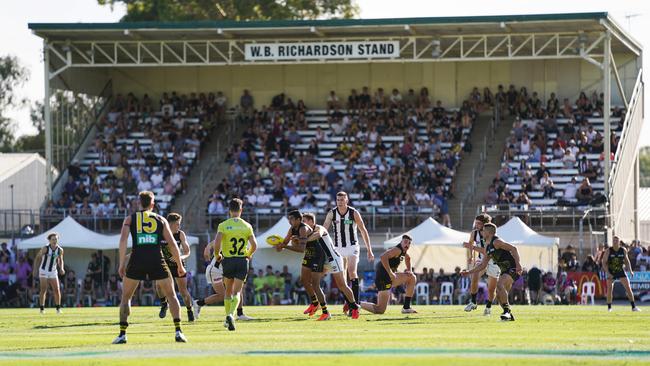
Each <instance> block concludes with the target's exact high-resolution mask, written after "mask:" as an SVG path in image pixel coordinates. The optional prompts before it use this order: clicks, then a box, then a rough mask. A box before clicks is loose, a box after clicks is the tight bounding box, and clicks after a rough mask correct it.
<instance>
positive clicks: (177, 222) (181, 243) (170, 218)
mask: <svg viewBox="0 0 650 366" xmlns="http://www.w3.org/2000/svg"><path fill="white" fill-rule="evenodd" d="M182 220H183V217H182V216H181V215H180V214H177V213H175V212H172V213H170V214H169V215H167V222H169V228H170V229H171V231H172V234H173V235H174V243H173V244H170V243H167V241H163V242H162V252H163V255H164V257H165V262H167V266H168V267H169V272H170V274H171V275H172V277H173V278H174V280H175V282H176V285H177V286H178V292H180V294H181V297H182V298H183V303H185V308H186V309H187V321H189V322H193V321H194V311H193V310H192V305H193V302H192V295H190V292H189V291H188V290H187V274H184V275H183V276H179V275H178V265H177V264H176V262H174V258H173V257H172V253H171V251H170V250H169V246H170V245H177V246H178V250H179V251H180V252H181V261H182V262H183V267H185V266H186V264H185V260H186V259H187V258H189V256H190V245H189V244H187V236H186V235H185V232H184V231H183V230H181V222H182ZM156 294H158V298H159V299H160V313H159V314H158V316H160V318H164V317H165V315H167V306H168V305H167V299H166V298H165V296H163V295H162V290H161V288H160V286H159V283H158V282H156Z"/></svg>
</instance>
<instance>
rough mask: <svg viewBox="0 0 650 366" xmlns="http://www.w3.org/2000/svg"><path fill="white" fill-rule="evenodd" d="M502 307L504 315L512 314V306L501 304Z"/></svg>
mask: <svg viewBox="0 0 650 366" xmlns="http://www.w3.org/2000/svg"><path fill="white" fill-rule="evenodd" d="M501 307H502V308H503V312H504V313H509V312H510V304H501Z"/></svg>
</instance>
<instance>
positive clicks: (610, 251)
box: [603, 236, 641, 311]
mask: <svg viewBox="0 0 650 366" xmlns="http://www.w3.org/2000/svg"><path fill="white" fill-rule="evenodd" d="M624 267H627V269H628V271H630V275H631V276H634V272H632V265H631V264H630V258H628V256H627V249H625V248H623V247H622V246H621V239H620V238H619V237H618V236H614V237H613V238H612V246H611V247H610V248H607V250H605V254H604V255H603V268H605V271H606V272H607V311H612V292H613V290H614V282H616V280H618V281H621V284H622V285H623V288H625V293H626V294H627V298H628V300H630V305H631V306H632V311H641V309H639V308H637V307H636V305H635V303H634V293H633V292H632V288H631V287H630V279H629V278H628V277H627V273H625V268H624Z"/></svg>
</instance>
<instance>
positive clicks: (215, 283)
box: [194, 241, 253, 321]
mask: <svg viewBox="0 0 650 366" xmlns="http://www.w3.org/2000/svg"><path fill="white" fill-rule="evenodd" d="M213 249H214V241H212V242H211V243H210V244H208V245H207V246H206V247H205V250H203V258H205V260H208V261H210V264H208V266H207V267H205V280H206V281H207V282H208V283H209V284H211V285H212V289H213V290H214V294H212V295H210V296H208V297H205V298H202V299H198V300H194V316H195V317H196V319H198V318H199V315H200V314H201V308H202V307H203V306H206V305H211V304H215V303H218V302H221V301H223V300H224V295H225V286H224V284H223V270H222V268H221V262H217V257H215V256H214V250H213ZM244 294H245V293H244V291H243V290H242V292H240V300H239V305H238V306H237V320H243V321H246V320H253V318H252V317H250V316H247V315H246V314H244V306H243V304H244Z"/></svg>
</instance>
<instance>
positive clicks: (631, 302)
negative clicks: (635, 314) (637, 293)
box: [630, 301, 636, 309]
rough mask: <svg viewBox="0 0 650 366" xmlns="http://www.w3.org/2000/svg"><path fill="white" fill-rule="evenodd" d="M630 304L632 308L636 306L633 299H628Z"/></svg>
mask: <svg viewBox="0 0 650 366" xmlns="http://www.w3.org/2000/svg"><path fill="white" fill-rule="evenodd" d="M630 305H632V309H634V308H635V307H636V305H635V304H634V301H630Z"/></svg>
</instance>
